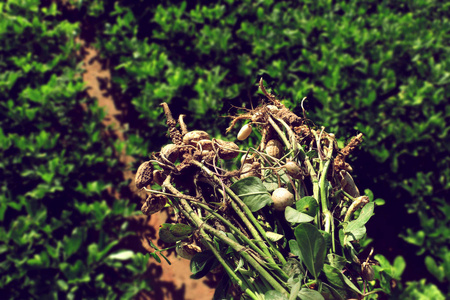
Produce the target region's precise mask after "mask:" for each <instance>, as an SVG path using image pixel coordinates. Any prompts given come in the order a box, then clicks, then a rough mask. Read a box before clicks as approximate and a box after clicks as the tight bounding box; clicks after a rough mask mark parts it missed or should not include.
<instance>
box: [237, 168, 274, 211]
mask: <svg viewBox="0 0 450 300" xmlns="http://www.w3.org/2000/svg"><path fill="white" fill-rule="evenodd" d="M230 188H231V190H233V192H235V193H236V195H238V197H239V198H241V200H242V201H243V202H244V203H245V204H246V205H247V206H248V208H249V209H250V210H251V211H252V212H255V211H258V210H260V209H261V208H263V207H264V206H266V205H270V204H272V203H273V201H272V197H271V196H270V194H269V193H268V192H267V190H266V188H265V187H264V185H263V183H262V181H261V179H259V178H258V177H247V178H244V179H241V180H239V181H238V182H235V183H234V184H233V185H231V187H230Z"/></svg>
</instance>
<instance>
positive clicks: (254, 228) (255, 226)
mask: <svg viewBox="0 0 450 300" xmlns="http://www.w3.org/2000/svg"><path fill="white" fill-rule="evenodd" d="M192 163H193V164H194V165H196V166H198V167H199V168H201V169H202V170H203V171H204V172H205V173H206V174H207V175H208V176H210V177H211V178H212V180H213V181H214V182H215V183H216V184H218V185H219V186H222V183H221V181H220V179H219V178H217V176H216V175H215V174H214V173H213V172H212V171H211V170H209V169H208V168H207V167H205V166H204V165H203V164H202V163H200V162H198V161H195V160H193V161H192ZM225 192H226V193H227V194H228V195H229V196H230V198H231V199H232V200H234V202H233V201H231V207H232V208H233V209H234V210H235V211H236V213H237V214H238V215H239V217H241V219H242V221H243V222H244V223H245V225H246V226H247V227H248V229H249V230H250V232H251V234H252V235H253V237H255V239H256V242H257V243H258V245H260V247H261V249H262V250H263V251H264V252H265V253H266V254H267V255H268V256H269V257H272V256H271V254H270V252H269V250H268V249H267V247H266V246H265V245H264V241H262V240H261V236H262V237H263V238H264V239H265V240H266V241H267V243H268V244H269V246H270V249H271V250H273V251H274V252H275V255H276V256H277V258H278V259H279V260H280V262H281V263H282V264H283V265H284V264H285V263H286V260H285V259H284V257H283V255H282V254H281V253H280V252H279V251H278V249H277V248H276V247H275V246H274V245H273V244H272V242H271V241H270V240H269V239H268V238H267V236H266V231H265V230H264V229H263V228H262V226H261V224H259V222H258V220H256V218H255V216H254V215H253V213H252V212H251V210H250V209H249V208H248V206H247V205H246V204H245V203H244V202H242V200H241V199H240V198H239V197H238V196H237V195H236V194H235V193H234V192H233V191H232V190H231V189H230V188H229V187H228V186H225ZM236 203H237V204H238V205H239V207H238V206H237V205H236ZM241 209H242V210H243V211H244V212H242V211H241ZM258 232H259V233H258ZM260 234H261V235H260ZM271 260H272V262H275V261H274V260H273V259H271Z"/></svg>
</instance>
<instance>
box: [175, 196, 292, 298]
mask: <svg viewBox="0 0 450 300" xmlns="http://www.w3.org/2000/svg"><path fill="white" fill-rule="evenodd" d="M180 203H181V205H182V206H183V208H184V209H185V210H186V212H187V214H188V215H189V216H190V218H191V219H192V220H193V221H194V222H195V224H196V226H197V228H201V229H202V230H206V231H208V232H210V233H211V234H213V235H214V236H216V237H217V238H218V239H220V240H221V241H223V242H224V243H226V244H227V245H228V246H230V247H231V248H233V250H234V251H236V252H237V253H239V255H241V256H242V258H244V259H245V260H246V261H247V262H248V263H249V264H250V265H251V266H252V267H253V268H254V269H255V270H256V271H257V272H258V273H259V274H260V275H261V276H262V277H264V278H265V279H266V280H267V282H269V283H270V285H271V286H272V287H273V288H274V289H275V290H277V291H279V292H280V293H283V294H284V295H288V294H287V292H286V290H285V289H284V288H283V286H282V285H281V284H280V283H278V281H277V280H276V279H275V278H273V277H272V275H270V274H269V272H267V270H266V269H264V268H263V267H262V266H261V264H260V263H259V262H258V261H256V260H255V259H254V258H253V257H252V256H251V255H250V254H249V253H248V252H247V251H248V249H247V248H245V247H244V246H242V245H240V244H238V243H236V242H235V241H233V240H232V239H230V238H228V237H227V236H225V235H223V234H221V233H220V231H219V230H217V229H215V228H213V227H211V226H209V225H208V224H206V223H204V222H203V221H202V220H201V219H200V218H199V217H198V216H197V215H196V214H195V212H194V211H193V209H192V207H191V206H190V205H189V203H187V201H186V200H185V199H180Z"/></svg>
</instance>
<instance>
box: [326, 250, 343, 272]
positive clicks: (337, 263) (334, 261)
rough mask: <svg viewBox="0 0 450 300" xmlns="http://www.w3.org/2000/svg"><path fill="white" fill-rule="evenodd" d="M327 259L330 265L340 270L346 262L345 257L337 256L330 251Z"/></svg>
mask: <svg viewBox="0 0 450 300" xmlns="http://www.w3.org/2000/svg"><path fill="white" fill-rule="evenodd" d="M327 258H328V261H329V262H330V264H331V266H333V267H335V268H337V269H339V270H342V269H344V267H345V265H346V264H347V259H346V258H345V257H342V256H339V255H337V254H335V253H330V254H328V255H327Z"/></svg>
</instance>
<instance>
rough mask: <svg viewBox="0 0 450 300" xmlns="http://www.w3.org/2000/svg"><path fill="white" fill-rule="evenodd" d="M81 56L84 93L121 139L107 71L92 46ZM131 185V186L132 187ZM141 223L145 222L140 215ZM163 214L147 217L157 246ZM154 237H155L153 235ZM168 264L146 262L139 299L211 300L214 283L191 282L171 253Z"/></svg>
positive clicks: (127, 174) (126, 160)
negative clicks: (146, 283) (146, 289)
mask: <svg viewBox="0 0 450 300" xmlns="http://www.w3.org/2000/svg"><path fill="white" fill-rule="evenodd" d="M83 53H86V55H85V56H84V58H83V61H84V67H85V69H86V72H85V73H84V74H83V80H84V81H85V82H86V84H87V86H88V87H87V93H88V94H89V96H90V97H94V98H97V99H98V103H99V106H101V107H104V108H105V111H106V117H105V119H104V121H103V123H104V124H105V125H107V126H109V125H111V126H112V127H113V129H114V130H115V133H116V135H117V137H118V138H119V139H121V140H123V139H124V136H123V129H122V128H121V125H120V122H119V117H120V115H121V111H120V110H118V109H117V108H116V106H115V104H114V99H113V98H112V96H110V95H108V93H107V88H108V87H109V85H110V78H111V74H110V72H109V70H108V69H107V68H103V66H102V65H101V64H100V62H99V61H98V60H97V59H95V58H96V56H97V52H96V50H95V49H93V48H92V47H84V51H83ZM120 160H121V161H122V162H123V163H125V164H127V165H128V164H129V163H131V162H133V158H132V157H127V156H126V155H124V154H122V155H121V157H120ZM124 178H125V179H129V178H134V174H133V173H132V172H131V171H127V172H125V173H124ZM133 186H134V184H133ZM142 218H143V219H142V220H144V219H145V217H144V216H142ZM166 219H167V215H165V214H164V213H158V214H155V215H153V216H151V218H150V220H149V221H148V222H147V224H146V225H148V226H150V227H151V228H153V230H152V232H153V233H156V236H154V237H155V238H154V239H153V243H154V244H155V245H156V244H157V238H158V236H157V235H158V228H159V226H160V225H161V224H162V223H164V222H165V220H166ZM153 235H155V234H153ZM168 258H169V260H170V261H171V263H172V265H168V263H167V262H165V261H164V260H163V261H162V262H161V263H160V264H159V263H157V262H155V260H154V259H153V258H151V259H150V261H149V268H148V270H149V273H150V274H149V277H150V280H151V288H152V289H153V290H152V291H151V292H150V293H148V294H147V293H145V294H141V295H140V297H139V299H155V300H164V299H167V300H183V299H184V300H209V299H212V297H213V294H214V289H213V288H211V287H210V285H214V283H211V282H209V279H202V280H193V279H191V278H190V277H189V276H190V275H191V272H190V268H189V261H188V260H185V259H181V258H177V257H176V255H175V254H174V253H173V252H172V253H171V254H170V255H169V256H168Z"/></svg>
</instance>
